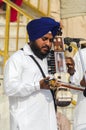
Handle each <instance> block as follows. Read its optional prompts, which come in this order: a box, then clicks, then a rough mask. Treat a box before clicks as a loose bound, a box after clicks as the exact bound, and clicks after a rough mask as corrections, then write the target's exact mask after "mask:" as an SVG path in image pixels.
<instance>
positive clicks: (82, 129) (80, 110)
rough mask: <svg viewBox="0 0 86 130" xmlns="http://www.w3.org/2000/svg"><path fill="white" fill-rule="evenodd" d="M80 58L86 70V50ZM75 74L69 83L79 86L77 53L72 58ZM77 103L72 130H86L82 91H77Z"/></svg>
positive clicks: (85, 112) (79, 67) (80, 66)
mask: <svg viewBox="0 0 86 130" xmlns="http://www.w3.org/2000/svg"><path fill="white" fill-rule="evenodd" d="M81 54H82V58H83V61H84V66H85V70H86V48H84V49H82V50H81ZM74 60H75V67H76V73H75V74H74V76H73V77H72V78H71V81H72V82H73V83H75V84H77V85H79V83H80V81H81V79H82V77H83V71H82V67H83V66H82V64H81V61H80V57H79V53H77V54H76V55H75V57H74ZM77 94H78V101H77V105H76V107H75V113H74V130H86V97H84V95H83V92H82V91H78V93H77Z"/></svg>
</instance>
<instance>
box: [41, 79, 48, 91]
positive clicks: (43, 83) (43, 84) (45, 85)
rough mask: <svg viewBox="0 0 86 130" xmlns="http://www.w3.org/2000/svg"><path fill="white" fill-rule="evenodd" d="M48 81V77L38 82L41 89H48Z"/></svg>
mask: <svg viewBox="0 0 86 130" xmlns="http://www.w3.org/2000/svg"><path fill="white" fill-rule="evenodd" d="M49 79H50V77H46V78H44V79H42V80H40V88H41V89H50V85H49Z"/></svg>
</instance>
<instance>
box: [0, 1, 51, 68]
mask: <svg viewBox="0 0 86 130" xmlns="http://www.w3.org/2000/svg"><path fill="white" fill-rule="evenodd" d="M46 1H47V11H46V12H43V11H42V10H41V9H40V4H41V2H43V0H42V1H40V0H38V4H37V6H36V7H35V5H33V4H32V3H31V2H30V0H23V4H25V6H28V7H30V10H31V11H28V10H26V9H25V8H23V7H22V6H21V7H19V6H17V5H16V4H15V3H13V2H12V1H10V0H3V2H4V3H5V4H6V24H5V34H4V37H3V39H4V43H3V44H4V47H3V48H4V49H3V50H2V49H0V56H1V57H3V63H2V66H4V64H5V62H6V60H7V59H8V57H9V51H10V50H9V48H10V38H11V35H12V34H11V33H10V29H11V25H14V26H15V27H16V28H17V29H16V30H15V29H14V30H12V31H16V36H15V38H13V39H16V43H15V44H16V48H15V50H14V51H16V50H18V44H19V43H18V42H19V35H20V34H19V30H20V27H21V26H23V24H22V23H20V18H21V16H22V17H23V16H24V17H25V18H26V22H25V24H24V25H26V23H27V22H29V21H30V20H31V19H34V16H33V14H32V11H33V12H34V13H36V14H38V16H39V17H40V16H48V15H49V5H50V0H46ZM41 5H42V4H41ZM11 8H14V9H15V10H16V11H17V12H18V15H17V21H16V22H14V23H12V22H10V9H11ZM38 16H37V17H38ZM21 39H22V38H21ZM23 39H25V42H27V41H28V36H27V32H25V36H23Z"/></svg>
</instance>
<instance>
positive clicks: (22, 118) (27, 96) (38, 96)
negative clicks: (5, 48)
mask: <svg viewBox="0 0 86 130" xmlns="http://www.w3.org/2000/svg"><path fill="white" fill-rule="evenodd" d="M23 49H24V50H23V51H22V50H19V51H17V52H16V53H14V54H13V55H12V56H11V57H10V58H9V60H8V61H7V63H6V65H5V71H4V90H5V93H6V94H7V96H9V106H10V118H11V120H10V121H11V123H10V125H11V128H10V130H57V121H56V115H55V109H54V103H53V98H52V94H51V91H50V90H46V89H40V85H39V81H40V80H41V79H43V77H42V74H41V72H40V70H39V68H38V66H37V65H36V63H35V62H34V61H33V60H32V59H31V57H30V56H29V55H34V54H33V52H32V51H31V49H30V47H29V45H28V44H26V45H25V46H24V48H23ZM34 57H35V58H36V60H37V61H38V62H39V64H40V66H41V67H42V69H43V71H44V73H45V75H48V69H47V60H46V58H45V59H43V60H41V59H39V58H37V57H36V56H35V55H34Z"/></svg>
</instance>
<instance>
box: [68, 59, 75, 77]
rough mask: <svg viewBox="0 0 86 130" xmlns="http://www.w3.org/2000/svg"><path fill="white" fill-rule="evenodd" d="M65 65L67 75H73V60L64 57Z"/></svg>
mask: <svg viewBox="0 0 86 130" xmlns="http://www.w3.org/2000/svg"><path fill="white" fill-rule="evenodd" d="M66 65H67V68H68V70H67V71H68V73H69V74H70V75H73V74H74V72H75V63H74V60H73V59H72V58H71V57H66Z"/></svg>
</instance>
